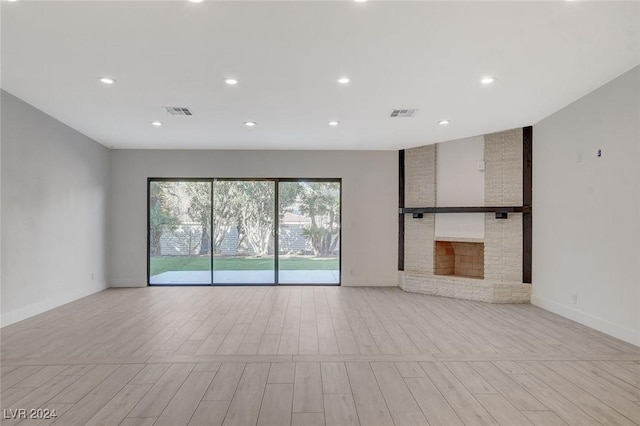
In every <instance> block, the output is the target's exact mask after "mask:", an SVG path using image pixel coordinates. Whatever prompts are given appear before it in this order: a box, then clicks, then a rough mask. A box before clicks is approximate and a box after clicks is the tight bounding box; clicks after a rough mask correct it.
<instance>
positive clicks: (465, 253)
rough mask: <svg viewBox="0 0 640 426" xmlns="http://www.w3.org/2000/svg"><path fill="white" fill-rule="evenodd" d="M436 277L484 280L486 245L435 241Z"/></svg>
mask: <svg viewBox="0 0 640 426" xmlns="http://www.w3.org/2000/svg"><path fill="white" fill-rule="evenodd" d="M434 244H435V256H434V258H433V262H434V263H433V273H434V275H453V276H456V277H467V278H484V243H478V242H468V241H435V242H434Z"/></svg>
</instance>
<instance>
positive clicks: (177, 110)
mask: <svg viewBox="0 0 640 426" xmlns="http://www.w3.org/2000/svg"><path fill="white" fill-rule="evenodd" d="M162 109H164V110H165V111H167V112H168V113H169V114H171V115H193V113H192V112H191V110H189V108H187V107H162Z"/></svg>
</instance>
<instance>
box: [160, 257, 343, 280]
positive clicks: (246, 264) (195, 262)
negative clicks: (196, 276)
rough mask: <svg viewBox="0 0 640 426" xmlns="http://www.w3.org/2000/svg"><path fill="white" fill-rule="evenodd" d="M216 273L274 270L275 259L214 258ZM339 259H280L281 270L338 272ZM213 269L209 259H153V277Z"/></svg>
mask: <svg viewBox="0 0 640 426" xmlns="http://www.w3.org/2000/svg"><path fill="white" fill-rule="evenodd" d="M213 263H214V268H215V270H216V271H257V270H270V269H273V258H255V257H214V258H213ZM338 263H339V261H338V258H336V257H332V258H314V257H298V258H280V269H281V270H287V271H294V270H310V271H317V270H338V269H339V266H338ZM210 268H211V263H210V259H209V258H208V257H197V256H166V257H152V258H151V276H153V275H158V274H161V273H163V272H166V271H208V270H209V269H210Z"/></svg>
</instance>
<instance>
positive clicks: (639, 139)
mask: <svg viewBox="0 0 640 426" xmlns="http://www.w3.org/2000/svg"><path fill="white" fill-rule="evenodd" d="M598 149H602V157H600V158H598V157H597V155H596V153H597V150H598ZM532 302H533V303H534V304H536V305H539V306H541V307H544V308H546V309H549V310H551V311H553V312H556V313H558V314H560V315H563V316H566V317H569V318H571V319H574V320H576V321H578V322H581V323H583V324H586V325H588V326H591V327H593V328H596V329H598V330H601V331H603V332H605V333H608V334H611V335H613V336H616V337H619V338H621V339H623V340H626V341H628V342H631V343H634V344H636V345H640V67H636V68H634V69H632V70H631V71H629V72H627V73H625V74H623V75H622V76H620V77H618V78H617V79H615V80H613V81H611V82H610V83H608V84H606V85H605V86H603V87H601V88H599V89H598V90H596V91H594V92H592V93H590V94H589V95H587V96H585V97H584V98H582V99H580V100H578V101H577V102H575V103H573V104H571V105H569V106H567V107H566V108H564V109H562V110H560V111H558V112H556V113H555V114H553V115H551V116H549V117H548V118H546V119H544V120H542V121H541V122H540V123H538V124H536V125H535V126H534V127H533V297H532Z"/></svg>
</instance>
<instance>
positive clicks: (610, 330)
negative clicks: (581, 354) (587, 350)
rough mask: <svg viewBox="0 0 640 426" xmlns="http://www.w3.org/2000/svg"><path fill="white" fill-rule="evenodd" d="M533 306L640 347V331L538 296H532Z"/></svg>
mask: <svg viewBox="0 0 640 426" xmlns="http://www.w3.org/2000/svg"><path fill="white" fill-rule="evenodd" d="M531 304H532V305H535V306H538V307H540V308H542V309H545V310H547V311H550V312H553V313H554V314H558V315H560V316H563V317H565V318H569V319H570V320H573V321H575V322H579V323H580V324H583V325H586V326H587V327H591V328H593V329H595V330H598V331H601V332H603V333H605V334H608V335H610V336H613V337H616V338H618V339H620V340H624V341H625V342H627V343H631V344H632V345H636V346H640V331H638V330H633V329H630V328H628V327H623V326H621V325H619V324H615V323H612V322H610V321H607V320H604V319H602V318H598V317H596V316H593V315H591V314H588V313H586V312H583V311H580V310H577V309H574V308H572V307H569V306H566V305H562V304H560V303H557V302H554V301H552V300H549V299H545V298H543V297H540V296H536V295H535V294H533V295H531Z"/></svg>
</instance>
